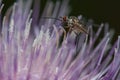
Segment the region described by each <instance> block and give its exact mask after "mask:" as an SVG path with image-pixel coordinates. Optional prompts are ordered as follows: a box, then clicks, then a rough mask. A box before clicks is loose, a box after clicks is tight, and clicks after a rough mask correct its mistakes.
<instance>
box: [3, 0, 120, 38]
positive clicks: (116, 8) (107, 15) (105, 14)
mask: <svg viewBox="0 0 120 80" xmlns="http://www.w3.org/2000/svg"><path fill="white" fill-rule="evenodd" d="M14 1H15V0H3V3H4V4H5V7H4V11H6V10H7V8H8V7H9V6H11V5H12V4H13V2H14ZM46 1H47V0H41V3H42V4H41V6H42V8H43V7H44V5H45V3H46ZM53 1H54V2H56V1H57V0H53ZM69 5H70V7H71V12H70V15H72V16H78V15H80V14H81V15H83V16H84V17H85V18H86V19H93V20H94V23H96V24H100V23H102V22H108V23H109V25H110V28H112V29H114V30H115V35H114V38H113V39H114V40H116V39H117V36H118V35H120V0H114V1H113V0H70V2H69ZM2 14H4V12H3V13H2ZM63 16H64V15H63Z"/></svg>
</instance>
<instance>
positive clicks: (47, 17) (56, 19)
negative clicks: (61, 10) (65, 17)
mask: <svg viewBox="0 0 120 80" xmlns="http://www.w3.org/2000/svg"><path fill="white" fill-rule="evenodd" d="M40 18H41V19H55V20H58V21H62V20H61V19H59V18H54V17H40Z"/></svg>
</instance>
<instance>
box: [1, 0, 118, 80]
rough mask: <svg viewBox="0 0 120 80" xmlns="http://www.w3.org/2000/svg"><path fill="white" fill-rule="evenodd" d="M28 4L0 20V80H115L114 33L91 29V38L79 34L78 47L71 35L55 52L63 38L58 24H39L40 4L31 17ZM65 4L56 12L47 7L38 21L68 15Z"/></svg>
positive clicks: (21, 4)
mask: <svg viewBox="0 0 120 80" xmlns="http://www.w3.org/2000/svg"><path fill="white" fill-rule="evenodd" d="M31 3H32V1H31V0H29V1H25V2H22V0H18V2H16V3H15V4H14V5H13V6H12V7H10V8H9V9H8V11H7V12H6V14H5V16H4V18H3V20H2V31H1V36H0V80H117V79H119V78H120V58H119V57H120V36H118V40H117V41H116V42H115V43H114V45H111V44H110V40H111V39H112V35H113V32H112V31H109V30H108V26H107V24H105V25H104V24H101V25H100V26H99V28H98V30H97V31H96V32H95V31H94V30H93V27H92V25H90V26H89V33H90V34H89V35H85V34H80V36H78V37H77V40H78V41H76V36H75V35H74V33H71V34H70V35H68V36H67V37H66V38H65V39H64V40H63V41H62V42H61V43H60V44H61V46H60V47H58V45H57V44H58V41H59V38H60V36H61V33H62V32H61V29H60V30H59V27H60V25H58V22H56V25H55V24H54V22H55V21H56V20H51V19H48V20H47V19H44V20H43V19H42V18H41V20H38V17H39V16H40V15H39V11H38V9H39V7H38V3H39V2H37V0H36V2H35V7H34V8H33V11H32V10H30V6H31ZM67 4H68V2H67V0H66V1H64V2H63V3H62V5H61V6H60V2H59V1H57V3H56V5H55V6H54V4H53V3H52V2H50V1H48V2H47V6H46V7H45V10H44V11H43V15H42V16H43V17H44V16H55V17H56V16H61V15H67V14H68V11H66V10H67V8H68V7H67ZM53 7H54V10H53ZM59 7H60V9H59ZM63 7H64V8H63ZM0 10H2V6H1V8H0ZM52 11H53V12H52ZM58 13H59V14H58ZM57 14H58V15H57ZM31 15H32V16H31ZM51 26H52V30H51V31H50V27H51ZM39 27H40V28H39ZM103 30H104V32H103V33H104V34H102V31H103ZM32 32H33V33H32ZM100 35H102V37H100ZM75 42H77V44H75Z"/></svg>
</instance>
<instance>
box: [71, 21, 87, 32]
mask: <svg viewBox="0 0 120 80" xmlns="http://www.w3.org/2000/svg"><path fill="white" fill-rule="evenodd" d="M84 27H85V26H84V25H82V24H78V23H77V24H74V27H73V30H74V31H75V32H76V33H80V32H81V33H85V34H88V31H87V30H86V29H85V28H84Z"/></svg>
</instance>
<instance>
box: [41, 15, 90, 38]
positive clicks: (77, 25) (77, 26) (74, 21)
mask: <svg viewBox="0 0 120 80" xmlns="http://www.w3.org/2000/svg"><path fill="white" fill-rule="evenodd" d="M42 18H48V19H56V20H59V21H61V24H62V27H63V28H64V33H65V36H66V35H67V33H71V32H72V31H74V32H75V34H79V33H85V34H88V31H87V29H85V25H84V24H83V23H82V22H81V21H80V20H79V19H78V18H77V17H75V16H70V17H67V16H63V17H60V18H53V17H42Z"/></svg>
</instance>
